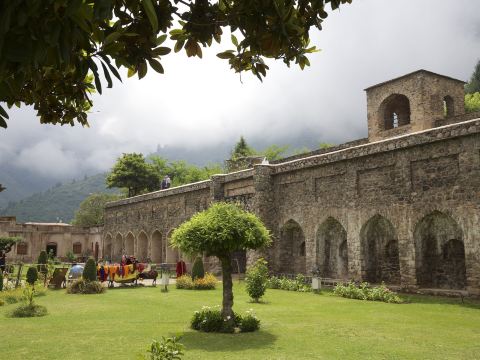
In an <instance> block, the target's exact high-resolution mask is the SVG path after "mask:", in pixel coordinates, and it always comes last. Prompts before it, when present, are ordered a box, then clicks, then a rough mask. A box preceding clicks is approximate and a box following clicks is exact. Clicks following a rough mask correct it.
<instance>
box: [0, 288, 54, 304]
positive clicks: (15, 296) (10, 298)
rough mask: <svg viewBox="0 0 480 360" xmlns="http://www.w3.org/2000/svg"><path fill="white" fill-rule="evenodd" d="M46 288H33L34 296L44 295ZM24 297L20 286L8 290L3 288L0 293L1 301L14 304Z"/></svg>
mask: <svg viewBox="0 0 480 360" xmlns="http://www.w3.org/2000/svg"><path fill="white" fill-rule="evenodd" d="M45 293H46V290H45V289H44V288H40V289H35V294H34V295H33V296H34V297H39V296H44V295H45ZM23 298H24V293H23V289H22V288H16V289H15V288H12V289H9V290H5V291H3V292H2V293H0V300H1V301H3V303H4V304H16V303H18V302H20V301H22V299H23Z"/></svg>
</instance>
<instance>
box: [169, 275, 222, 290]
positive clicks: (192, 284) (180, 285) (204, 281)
mask: <svg viewBox="0 0 480 360" xmlns="http://www.w3.org/2000/svg"><path fill="white" fill-rule="evenodd" d="M217 282H218V281H217V278H216V277H215V275H212V274H209V273H206V274H205V276H204V277H203V278H199V279H195V281H192V277H191V276H190V275H182V276H180V277H178V278H177V280H176V288H177V289H183V290H213V289H215V286H216V285H217Z"/></svg>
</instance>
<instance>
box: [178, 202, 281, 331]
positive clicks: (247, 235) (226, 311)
mask: <svg viewBox="0 0 480 360" xmlns="http://www.w3.org/2000/svg"><path fill="white" fill-rule="evenodd" d="M270 243H271V238H270V233H269V231H268V230H267V229H266V227H265V225H263V223H262V221H261V220H260V219H259V218H258V217H257V216H256V215H254V214H252V213H249V212H247V211H244V210H242V209H241V208H239V207H238V206H236V205H234V204H228V203H222V202H219V203H216V204H213V205H212V206H211V207H210V208H209V209H207V210H205V211H202V212H199V213H197V214H196V215H194V216H193V217H192V218H191V219H190V220H188V221H186V222H185V223H183V224H182V225H180V227H178V228H177V229H176V230H175V231H174V232H173V234H172V245H173V246H174V247H177V248H179V249H180V250H181V251H183V252H184V253H186V254H191V255H193V254H206V255H207V256H216V257H217V258H218V259H219V260H220V263H221V265H222V277H223V302H222V316H223V319H224V320H225V321H226V322H227V323H226V328H230V329H233V328H234V313H233V310H232V307H233V292H232V253H233V252H234V251H239V250H247V249H259V248H262V247H265V246H268V245H270Z"/></svg>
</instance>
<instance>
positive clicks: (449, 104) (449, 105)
mask: <svg viewBox="0 0 480 360" xmlns="http://www.w3.org/2000/svg"><path fill="white" fill-rule="evenodd" d="M443 115H444V116H445V117H450V116H453V115H454V109H453V98H452V97H451V96H449V95H447V96H445V97H444V98H443Z"/></svg>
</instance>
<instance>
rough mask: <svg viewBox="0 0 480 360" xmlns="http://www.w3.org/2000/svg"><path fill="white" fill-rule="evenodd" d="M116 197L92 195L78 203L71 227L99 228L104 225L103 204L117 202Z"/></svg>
mask: <svg viewBox="0 0 480 360" xmlns="http://www.w3.org/2000/svg"><path fill="white" fill-rule="evenodd" d="M118 199H119V196H118V195H113V194H92V195H90V196H88V197H87V198H86V199H85V200H83V201H82V202H81V203H80V207H79V208H78V210H77V211H76V212H75V217H74V219H73V221H72V225H77V226H88V227H90V226H101V225H103V224H104V222H105V221H104V213H105V204H106V203H107V202H110V201H114V200H118Z"/></svg>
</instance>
